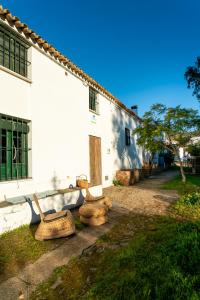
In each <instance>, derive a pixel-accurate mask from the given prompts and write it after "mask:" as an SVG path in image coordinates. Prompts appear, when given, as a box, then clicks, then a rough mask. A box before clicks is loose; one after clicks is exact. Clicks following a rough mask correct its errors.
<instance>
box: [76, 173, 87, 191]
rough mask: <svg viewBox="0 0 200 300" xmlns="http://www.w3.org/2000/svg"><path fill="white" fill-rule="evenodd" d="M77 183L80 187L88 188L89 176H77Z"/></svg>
mask: <svg viewBox="0 0 200 300" xmlns="http://www.w3.org/2000/svg"><path fill="white" fill-rule="evenodd" d="M76 185H77V186H78V187H80V188H84V189H86V188H88V187H89V183H88V180H87V176H86V175H80V176H78V177H76Z"/></svg>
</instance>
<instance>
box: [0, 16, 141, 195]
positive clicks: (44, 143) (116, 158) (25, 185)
mask: <svg viewBox="0 0 200 300" xmlns="http://www.w3.org/2000/svg"><path fill="white" fill-rule="evenodd" d="M5 22H6V21H4V23H5ZM1 23H2V21H1ZM12 30H13V29H12ZM28 51H29V52H28V55H29V61H30V62H31V67H30V69H29V79H25V78H22V77H21V76H20V75H17V74H15V73H13V72H12V71H9V70H8V69H6V68H4V67H2V66H0V90H1V96H0V113H1V114H5V115H10V116H13V117H18V118H23V119H27V120H30V123H29V125H30V128H31V130H30V132H29V137H28V139H29V145H28V147H29V151H28V170H29V171H28V177H29V178H28V179H20V180H12V181H1V182H0V201H4V200H5V198H10V197H14V196H17V195H25V194H30V193H33V192H35V191H36V192H40V191H45V190H54V189H59V188H66V187H68V186H69V185H70V184H72V185H73V186H75V185H76V176H79V175H80V174H86V175H87V177H88V178H90V157H89V135H92V136H97V137H100V138H101V156H102V186H103V187H106V186H110V185H112V181H113V178H114V177H115V173H116V170H119V169H122V168H123V169H124V168H125V169H126V168H128V169H130V168H141V166H142V150H141V149H140V148H139V147H138V146H137V145H136V140H135V137H134V136H131V145H130V146H126V145H125V128H129V129H130V132H132V130H133V129H134V128H135V127H136V126H137V122H138V119H137V117H134V116H133V115H131V114H129V113H128V112H127V111H126V110H124V109H123V108H122V107H120V106H118V105H117V104H116V103H114V102H113V101H112V100H110V99H109V98H108V97H106V96H105V95H103V93H101V92H99V91H98V102H99V114H96V113H94V112H91V111H90V110H89V85H88V84H86V83H85V81H84V80H82V79H81V78H78V76H76V75H75V74H73V73H72V72H71V71H69V70H68V69H67V68H66V67H64V66H63V65H61V64H59V63H58V62H56V61H55V59H52V58H51V57H50V55H49V54H46V53H45V51H44V50H41V49H39V46H36V45H33V44H31V46H30V48H29V50H28Z"/></svg>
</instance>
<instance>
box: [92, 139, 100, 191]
mask: <svg viewBox="0 0 200 300" xmlns="http://www.w3.org/2000/svg"><path fill="white" fill-rule="evenodd" d="M89 143H90V145H89V148H90V184H91V186H94V185H100V184H101V183H102V169H101V138H99V137H96V136H92V135H90V136H89Z"/></svg>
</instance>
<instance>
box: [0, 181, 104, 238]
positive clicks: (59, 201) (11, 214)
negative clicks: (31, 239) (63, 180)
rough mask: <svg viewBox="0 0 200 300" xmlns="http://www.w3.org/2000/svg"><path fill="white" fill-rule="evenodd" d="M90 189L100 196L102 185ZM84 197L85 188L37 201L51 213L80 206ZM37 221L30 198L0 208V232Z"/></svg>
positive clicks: (36, 211)
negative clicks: (23, 201)
mask: <svg viewBox="0 0 200 300" xmlns="http://www.w3.org/2000/svg"><path fill="white" fill-rule="evenodd" d="M90 191H91V193H92V194H93V195H94V196H100V195H101V194H102V187H101V186H95V187H92V188H90ZM84 197H85V189H83V190H77V191H73V192H69V193H66V194H57V195H55V196H50V197H46V198H44V199H40V200H39V203H40V206H41V209H42V211H43V212H46V213H52V212H57V211H60V210H64V209H71V208H74V207H77V206H80V205H81V204H82V203H83V201H84ZM39 221H40V216H39V212H38V209H37V207H36V205H35V203H34V202H33V201H31V200H28V201H26V202H25V203H21V204H15V205H9V206H6V207H2V208H0V234H2V233H4V232H6V231H9V230H12V229H15V228H17V227H19V226H21V225H27V224H28V225H29V224H34V223H37V222H39Z"/></svg>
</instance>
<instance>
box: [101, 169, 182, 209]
mask: <svg viewBox="0 0 200 300" xmlns="http://www.w3.org/2000/svg"><path fill="white" fill-rule="evenodd" d="M176 175H177V172H175V171H165V172H163V173H161V174H158V175H156V176H152V177H150V178H148V179H145V180H142V181H141V182H139V183H137V184H135V185H133V186H129V187H125V186H120V187H115V186H112V187H108V188H106V189H104V194H105V195H106V196H109V197H111V198H112V200H113V204H114V205H117V206H120V207H123V208H126V209H128V210H130V211H133V212H135V213H139V214H143V215H165V214H166V211H167V208H168V207H169V205H170V204H171V203H172V202H174V201H175V200H176V199H177V198H178V194H177V192H176V191H171V190H170V191H169V190H162V189H161V186H162V184H163V183H165V182H167V181H169V180H170V179H171V178H173V177H174V176H176Z"/></svg>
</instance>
